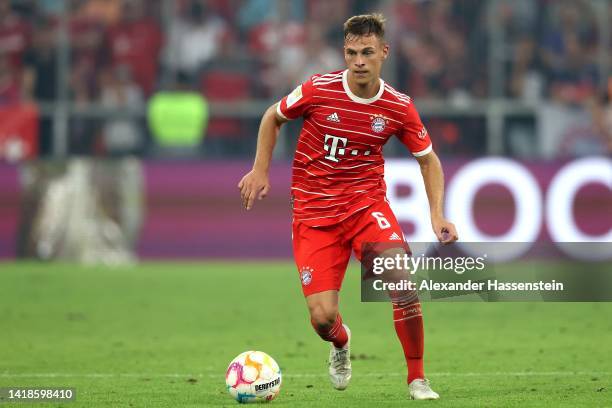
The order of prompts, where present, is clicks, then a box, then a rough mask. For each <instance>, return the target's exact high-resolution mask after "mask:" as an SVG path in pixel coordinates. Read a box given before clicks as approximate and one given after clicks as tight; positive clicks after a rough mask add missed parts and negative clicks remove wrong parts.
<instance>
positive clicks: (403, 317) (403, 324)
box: [393, 300, 425, 384]
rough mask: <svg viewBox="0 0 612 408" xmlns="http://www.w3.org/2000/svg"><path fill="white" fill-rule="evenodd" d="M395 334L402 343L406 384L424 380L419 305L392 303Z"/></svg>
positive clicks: (422, 340)
mask: <svg viewBox="0 0 612 408" xmlns="http://www.w3.org/2000/svg"><path fill="white" fill-rule="evenodd" d="M393 323H394V325H395V332H396V333H397V337H399V340H400V342H401V343H402V348H403V349H404V356H405V357H406V364H407V365H408V384H410V383H411V382H412V380H414V379H417V378H425V372H424V370H423V343H424V336H423V315H422V314H421V303H420V302H419V301H418V300H417V301H416V302H413V303H409V304H406V303H399V304H396V303H393Z"/></svg>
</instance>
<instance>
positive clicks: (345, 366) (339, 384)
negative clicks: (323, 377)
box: [329, 324, 352, 390]
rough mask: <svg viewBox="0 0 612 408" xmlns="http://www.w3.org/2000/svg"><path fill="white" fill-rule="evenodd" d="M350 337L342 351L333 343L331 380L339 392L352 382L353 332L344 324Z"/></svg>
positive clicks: (330, 364)
mask: <svg viewBox="0 0 612 408" xmlns="http://www.w3.org/2000/svg"><path fill="white" fill-rule="evenodd" d="M343 326H344V330H346V334H347V335H348V341H347V342H346V344H345V345H344V347H342V348H341V349H337V348H336V347H335V346H334V344H333V343H331V350H330V351H329V379H330V380H331V382H332V385H333V386H334V388H335V389H337V390H345V389H346V387H348V383H349V381H350V380H351V372H352V369H351V348H350V347H351V331H350V330H349V328H348V326H346V325H345V324H343Z"/></svg>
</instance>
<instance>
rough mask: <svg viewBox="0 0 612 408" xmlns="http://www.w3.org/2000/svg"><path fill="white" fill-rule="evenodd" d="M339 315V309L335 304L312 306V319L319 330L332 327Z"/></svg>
mask: <svg viewBox="0 0 612 408" xmlns="http://www.w3.org/2000/svg"><path fill="white" fill-rule="evenodd" d="M337 317H338V309H337V308H336V307H334V306H325V305H321V304H318V305H314V306H312V307H310V320H311V321H312V325H313V326H314V327H315V329H316V330H317V331H320V330H326V329H329V328H331V327H332V326H333V325H334V323H335V322H336V318H337Z"/></svg>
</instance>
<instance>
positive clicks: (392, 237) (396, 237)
mask: <svg viewBox="0 0 612 408" xmlns="http://www.w3.org/2000/svg"><path fill="white" fill-rule="evenodd" d="M401 240H402V238H400V236H399V235H397V232H394V233H393V234H391V236H390V237H389V241H401Z"/></svg>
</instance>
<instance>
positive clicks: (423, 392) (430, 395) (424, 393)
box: [408, 378, 440, 400]
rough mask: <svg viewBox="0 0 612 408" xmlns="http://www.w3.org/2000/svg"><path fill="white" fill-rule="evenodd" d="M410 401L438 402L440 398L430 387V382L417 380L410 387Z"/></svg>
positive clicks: (421, 379)
mask: <svg viewBox="0 0 612 408" xmlns="http://www.w3.org/2000/svg"><path fill="white" fill-rule="evenodd" d="M408 391H410V399H413V400H437V399H439V398H440V396H439V395H438V393H437V392H435V391H434V390H432V389H431V387H430V386H429V380H426V379H423V378H417V379H416V380H412V382H411V383H410V384H409V385H408Z"/></svg>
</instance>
